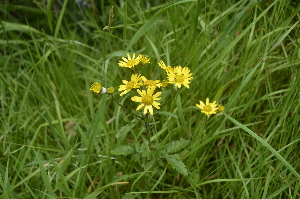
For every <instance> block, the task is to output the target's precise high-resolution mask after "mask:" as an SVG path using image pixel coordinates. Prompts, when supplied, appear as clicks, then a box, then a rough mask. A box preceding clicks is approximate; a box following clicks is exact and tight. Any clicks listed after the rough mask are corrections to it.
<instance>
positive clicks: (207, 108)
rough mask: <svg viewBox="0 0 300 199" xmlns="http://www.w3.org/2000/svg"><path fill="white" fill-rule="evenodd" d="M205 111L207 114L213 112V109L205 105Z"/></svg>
mask: <svg viewBox="0 0 300 199" xmlns="http://www.w3.org/2000/svg"><path fill="white" fill-rule="evenodd" d="M203 110H204V111H206V112H211V111H212V108H211V106H210V105H205V106H203Z"/></svg>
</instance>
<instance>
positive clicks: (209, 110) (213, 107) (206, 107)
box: [196, 98, 218, 117]
mask: <svg viewBox="0 0 300 199" xmlns="http://www.w3.org/2000/svg"><path fill="white" fill-rule="evenodd" d="M196 106H197V107H198V108H200V109H201V112H202V113H204V114H206V115H207V116H208V117H209V116H210V115H212V114H216V113H217V111H218V108H217V104H216V101H214V102H213V103H209V98H206V104H204V103H203V102H202V101H200V104H196Z"/></svg>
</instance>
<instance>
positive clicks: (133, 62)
mask: <svg viewBox="0 0 300 199" xmlns="http://www.w3.org/2000/svg"><path fill="white" fill-rule="evenodd" d="M127 56H128V59H126V58H125V57H122V59H123V60H124V61H119V63H118V64H119V66H121V67H128V68H132V67H134V66H136V65H138V64H139V63H140V56H138V57H137V58H135V53H133V55H132V58H131V57H130V55H129V53H127Z"/></svg>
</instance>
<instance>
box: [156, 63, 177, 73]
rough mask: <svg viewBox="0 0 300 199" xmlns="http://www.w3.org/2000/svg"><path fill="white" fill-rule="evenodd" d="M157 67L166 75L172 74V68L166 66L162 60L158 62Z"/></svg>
mask: <svg viewBox="0 0 300 199" xmlns="http://www.w3.org/2000/svg"><path fill="white" fill-rule="evenodd" d="M158 65H159V66H160V67H161V68H162V69H164V70H165V71H166V72H167V73H170V72H173V70H174V69H173V68H172V67H171V66H166V64H165V62H163V61H162V60H160V62H158Z"/></svg>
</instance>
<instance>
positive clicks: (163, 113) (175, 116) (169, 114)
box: [156, 111, 178, 119]
mask: <svg viewBox="0 0 300 199" xmlns="http://www.w3.org/2000/svg"><path fill="white" fill-rule="evenodd" d="M156 113H158V114H160V115H166V116H171V117H173V118H176V119H177V118H178V117H177V115H174V114H173V113H170V112H167V111H157V112H156Z"/></svg>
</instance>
